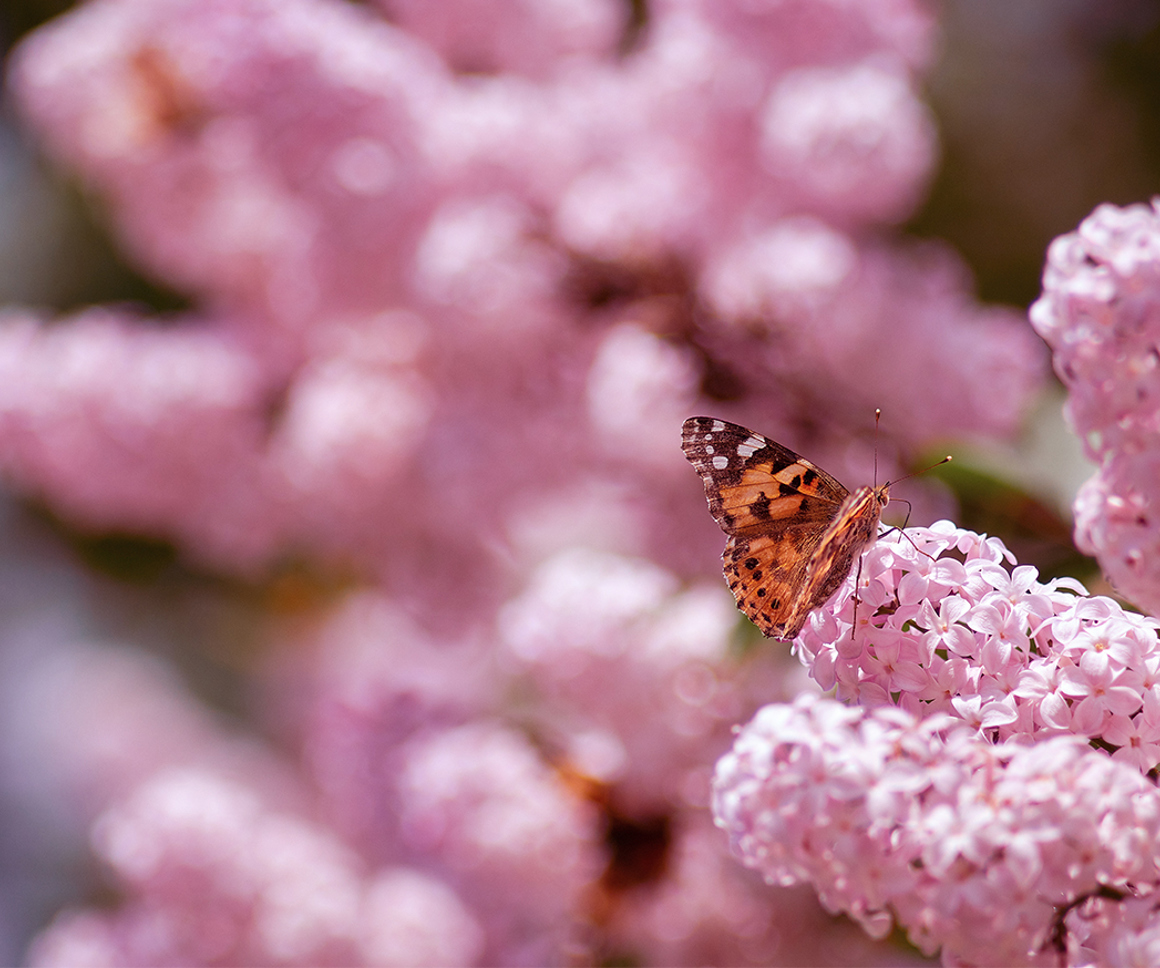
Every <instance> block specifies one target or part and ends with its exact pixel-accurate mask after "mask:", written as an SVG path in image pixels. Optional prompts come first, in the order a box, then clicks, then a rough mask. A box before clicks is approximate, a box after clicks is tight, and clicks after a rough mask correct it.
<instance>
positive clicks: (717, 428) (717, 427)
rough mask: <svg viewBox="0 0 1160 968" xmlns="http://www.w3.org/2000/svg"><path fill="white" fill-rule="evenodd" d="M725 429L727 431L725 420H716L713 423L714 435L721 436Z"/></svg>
mask: <svg viewBox="0 0 1160 968" xmlns="http://www.w3.org/2000/svg"><path fill="white" fill-rule="evenodd" d="M724 429H725V421H724V420H714V421H713V433H715V434H719V433H721V431H722V430H724Z"/></svg>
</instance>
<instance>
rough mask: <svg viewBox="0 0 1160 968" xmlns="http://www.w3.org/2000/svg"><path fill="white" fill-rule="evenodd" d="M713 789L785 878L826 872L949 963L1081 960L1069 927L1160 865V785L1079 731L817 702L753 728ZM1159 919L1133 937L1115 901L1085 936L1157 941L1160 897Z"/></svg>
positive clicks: (875, 916) (744, 847)
mask: <svg viewBox="0 0 1160 968" xmlns="http://www.w3.org/2000/svg"><path fill="white" fill-rule="evenodd" d="M713 796H714V810H715V813H716V816H717V822H718V824H720V825H721V826H722V827H723V828H724V829H725V831H726V832H727V833H728V835H729V838H730V841H731V843H732V845H733V847H734V849H735V850H736V851H737V852H738V854H739V855H740V856H741V858H742V859H743V860H744V862H745V863H746V864H747V865H749V866H751V867H754V868H756V869H757V870H758V871H760V872H761V873H762V874H763V876H764V877H765V878H766V879H767V880H769V881H770V882H771V883H777V884H782V885H790V884H796V883H803V882H804V883H810V884H813V885H814V887H815V888H816V889H817V891H818V895H819V897H820V898H821V899H822V902H823V903H824V904H825V905H826V906H827V907H828V908H829V909H830V910H833V911H844V912H846V913H848V914H849V915H850V916H851V917H852V918H854V919H855V920H856V921H858V923H860V924H861V925H862V926H863V928H864V929H865V930H866V931H868V932H869V933H871V934H873V935H876V936H882V935H884V934H885V933H887V932H888V931H890V929H891V927H892V926H893V925H895V924H897V925H898V926H899V927H902V928H904V929H905V930H906V931H907V932H908V934H909V936H910V938H911V940H912V941H913V942H914V943H915V944H917V945H918V946H919V947H920V948H922V949H923V950H924V951H926V952H928V953H930V952H933V951H935V950H936V949H938V948H940V947H941V949H942V956H943V960H944V963H981V962H982V963H999V964H1043V965H1052V964H1058V963H1060V959H1061V957H1062V956H1063V955H1064V954H1066V955H1068V956H1069V957H1070V956H1074V955H1076V954H1077V953H1078V954H1080V955H1081V958H1080V961H1082V951H1081V952H1077V951H1074V950H1073V951H1068V950H1066V947H1065V948H1064V949H1063V950H1061V949H1060V948H1059V947H1058V946H1057V941H1058V939H1059V938H1061V937H1062V938H1064V939H1065V940H1066V943H1067V944H1072V943H1073V941H1074V938H1069V937H1068V933H1067V932H1066V931H1060V930H1059V929H1060V926H1061V922H1062V921H1064V920H1067V921H1068V923H1069V925H1070V922H1071V919H1070V918H1069V917H1068V915H1069V914H1070V913H1072V912H1075V911H1077V910H1078V908H1079V907H1080V906H1081V905H1082V903H1083V902H1084V901H1085V900H1087V899H1088V898H1089V897H1090V898H1096V897H1108V898H1113V899H1115V898H1123V897H1127V896H1130V895H1132V894H1134V893H1136V891H1137V890H1139V891H1140V892H1141V893H1143V894H1147V893H1150V892H1152V891H1154V890H1155V885H1156V883H1157V877H1158V875H1160V871H1158V867H1157V862H1158V860H1160V858H1158V857H1157V854H1156V849H1155V844H1156V837H1157V834H1158V833H1160V794H1158V793H1157V791H1156V788H1155V787H1154V785H1153V784H1152V783H1151V782H1149V781H1148V780H1146V779H1145V778H1144V777H1142V776H1141V775H1140V774H1139V773H1138V772H1137V771H1136V770H1135V769H1134V768H1133V767H1131V766H1129V765H1126V764H1121V763H1117V762H1115V761H1114V760H1111V759H1109V758H1108V757H1106V756H1105V755H1104V754H1103V753H1101V752H1098V751H1095V750H1091V749H1089V748H1088V747H1087V745H1086V744H1085V743H1083V742H1082V741H1081V740H1079V739H1077V738H1075V737H1066V736H1059V737H1056V738H1053V739H1048V740H1044V741H1043V742H1040V743H1036V744H1034V745H1031V746H1023V745H1018V744H1013V743H999V744H991V743H989V742H987V741H986V740H985V739H984V738H983V737H982V736H980V734H979V733H978V732H977V731H976V730H974V729H971V728H969V727H966V726H956V725H955V724H954V723H953V721H952V720H951V719H950V718H949V717H946V716H944V715H934V716H928V717H926V718H925V719H915V718H914V717H913V716H912V715H911V714H909V713H907V712H906V711H904V710H902V709H893V708H888V707H880V708H877V709H867V708H865V707H863V708H852V707H849V706H845V705H842V704H840V703H837V702H834V701H833V700H825V699H818V698H816V697H802V698H800V699H799V700H798V701H797V702H796V703H794V704H793V705H772V706H766V707H765V708H764V709H762V710H761V711H760V712H759V713H758V714H757V716H756V717H755V718H754V719H753V720H752V721H751V722H750V723H749V725H747V726H746V727H745V728H744V729H743V730H742V732H741V733H740V734H739V735H738V738H737V740H736V742H735V743H734V747H733V751H732V752H731V753H730V754H728V755H727V756H725V757H724V758H722V759H721V761H720V762H719V763H718V766H717V774H716V777H715V779H714V792H713ZM1142 920H1143V925H1142V926H1141V925H1138V927H1137V930H1138V931H1140V932H1141V933H1140V934H1137V935H1136V936H1135V938H1134V939H1133V940H1132V941H1128V939H1126V938H1125V937H1123V935H1120V936H1119V937H1114V934H1115V929H1117V928H1118V927H1119V922H1120V919H1119V918H1118V917H1117V916H1116V915H1115V914H1114V913H1112V914H1111V915H1110V916H1109V918H1108V920H1107V921H1105V922H1104V923H1100V922H1098V921H1097V922H1095V923H1092V922H1088V923H1087V924H1086V925H1085V926H1084V927H1083V928H1082V929H1081V932H1082V933H1081V934H1080V936H1079V938H1078V943H1076V945H1075V946H1076V947H1077V948H1078V947H1081V945H1082V947H1086V948H1088V949H1089V950H1090V949H1092V948H1095V949H1097V950H1098V949H1099V948H1101V947H1103V948H1105V949H1106V948H1110V947H1113V946H1114V945H1116V944H1124V943H1128V944H1133V943H1136V944H1142V943H1144V941H1143V938H1144V937H1147V934H1146V933H1145V932H1148V931H1154V930H1155V923H1156V922H1155V911H1154V906H1152V907H1151V908H1150V910H1149V911H1148V912H1147V913H1146V914H1145V916H1144V917H1143V919H1142ZM1141 928H1142V930H1141ZM1109 935H1112V936H1111V937H1109ZM1069 963H1072V962H1070V961H1069Z"/></svg>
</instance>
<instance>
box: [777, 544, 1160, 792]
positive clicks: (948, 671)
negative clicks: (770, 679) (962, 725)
mask: <svg viewBox="0 0 1160 968" xmlns="http://www.w3.org/2000/svg"><path fill="white" fill-rule="evenodd" d="M964 548H965V549H967V550H968V557H967V560H966V561H965V562H959V561H958V560H956V558H948V559H944V558H942V557H941V555H944V554H950V553H952V549H955V550H957V551H960V552H961V549H964ZM971 555H973V557H972V556H971ZM944 562H945V564H946V565H947V566H948V567H946V568H944V567H942V566H943V564H944ZM1000 562H1002V564H1001V563H1000ZM862 571H863V578H864V582H865V583H867V587H868V588H871V589H873V592H874V594H873V595H862V596H861V602H860V608H861V610H860V613H859V626H858V628H856V629H851V626H850V622H851V621H852V618H853V614H852V613H853V602H852V595H851V588H852V584H853V580H852V578H851V579H848V580H847V583H846V585H845V586H844V587H843V588H842V589H841V590H840V591H839V592H838V593H837V595H835V597H834V598H833V599H831V601H830V602H829V603H828V604H827V606H826V607H825V608H824V609H823V610H821V611H820V612H815V613H814V614H813V615H811V616H810V619H809V621H808V623H807V625H806V627H805V628H804V629H803V630H802V633H801V635H800V636H799V637H798V639H797V641H796V642H795V644H794V648H795V651H796V652H797V654H798V655H799V656H800V657H801V659H802V661H803V662H805V663H806V665H807V667H809V668H810V669H811V674H812V675H815V678H817V679H818V682H819V684H821V685H822V686H823V687H829V686H830V685H831V684H832V683H833V684H836V686H837V695H838V698H840V699H842V700H844V701H847V702H857V703H861V704H863V705H866V706H879V705H882V704H885V703H891V704H894V705H898V706H901V707H902V708H904V709H906V710H908V711H909V712H911V713H913V714H915V715H919V716H922V715H929V714H931V713H934V712H953V713H955V714H956V715H957V716H959V717H960V718H961V719H963V720H964V721H966V722H968V723H970V724H971V725H972V726H973V727H974V728H975V729H978V730H981V731H984V732H985V733H986V734H987V735H989V736H993V737H997V738H999V739H1014V738H1016V737H1023V738H1024V739H1040V738H1043V737H1045V736H1048V735H1051V734H1053V733H1057V732H1059V731H1061V730H1063V731H1068V732H1071V733H1074V734H1079V735H1083V736H1087V737H1090V738H1091V739H1092V740H1102V741H1103V742H1104V743H1105V744H1107V745H1108V746H1113V747H1117V748H1118V747H1119V746H1121V745H1122V743H1121V742H1119V741H1117V740H1113V739H1111V738H1109V737H1108V736H1106V735H1105V731H1106V729H1107V728H1108V725H1109V723H1110V718H1109V717H1111V716H1113V715H1119V716H1123V717H1127V719H1128V721H1129V722H1134V721H1135V720H1137V719H1139V720H1140V722H1139V724H1138V725H1136V726H1134V727H1133V729H1142V728H1144V722H1143V720H1142V719H1141V717H1142V716H1143V715H1144V714H1143V712H1142V709H1143V708H1144V706H1145V702H1146V696H1148V695H1149V694H1150V693H1151V691H1152V689H1153V686H1154V685H1155V676H1156V669H1157V664H1156V663H1157V657H1158V656H1160V639H1158V638H1157V634H1156V623H1155V622H1154V621H1152V620H1150V619H1147V618H1144V617H1142V616H1138V615H1133V614H1131V613H1127V612H1125V611H1123V610H1122V609H1121V608H1120V607H1119V606H1118V605H1116V604H1115V603H1114V602H1113V601H1111V600H1110V599H1106V598H1100V597H1092V596H1087V595H1085V594H1082V589H1079V588H1078V586H1076V585H1075V584H1074V583H1067V584H1060V583H1049V584H1043V583H1041V582H1039V581H1038V578H1037V577H1036V573H1035V570H1034V569H1031V568H1028V567H1027V566H1018V565H1016V563H1015V562H1014V560H1013V558H1012V557H1011V555H1010V553H1009V552H1007V550H1006V549H1005V548H1003V547H1002V546H1001V544H997V543H996V541H995V539H993V538H988V539H984V538H983V537H982V536H980V535H975V534H972V533H971V532H967V531H962V530H957V531H956V530H955V529H953V528H951V527H950V526H949V524H948V523H947V522H940V523H939V524H937V525H935V526H933V527H932V528H929V529H927V528H911V529H908V530H907V531H906V532H905V533H904V534H903V533H899V534H894V535H889V536H887V537H886V538H883V539H880V540H879V541H878V542H877V543H876V544H875V545H873V546H872V547H871V548H870V549H868V550H867V551H866V553H865V555H864V557H863V564H862ZM855 572H856V569H855ZM956 579H957V581H956ZM1077 592H1078V593H1077ZM952 616H953V621H952ZM1115 735H1116V736H1128V735H1135V734H1134V733H1131V734H1129V733H1123V731H1122V729H1121V730H1120V731H1118V732H1116V733H1115ZM1133 749H1135V750H1136V751H1137V752H1135V753H1133V754H1132V757H1133V762H1139V763H1140V764H1141V770H1142V771H1143V772H1145V773H1146V772H1148V771H1149V770H1151V769H1152V768H1153V767H1154V766H1156V765H1157V764H1158V763H1160V757H1158V758H1157V759H1156V760H1155V761H1153V762H1151V763H1144V762H1143V757H1145V756H1146V755H1149V754H1150V752H1151V751H1152V747H1151V745H1150V744H1145V745H1141V744H1140V743H1139V742H1138V741H1137V742H1135V743H1134V745H1133ZM1144 751H1148V752H1147V753H1145V752H1144ZM1127 755H1128V754H1125V756H1127Z"/></svg>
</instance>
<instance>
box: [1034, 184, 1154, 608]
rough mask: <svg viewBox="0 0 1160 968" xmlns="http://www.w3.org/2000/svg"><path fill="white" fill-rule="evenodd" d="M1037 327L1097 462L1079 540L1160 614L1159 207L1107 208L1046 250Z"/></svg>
mask: <svg viewBox="0 0 1160 968" xmlns="http://www.w3.org/2000/svg"><path fill="white" fill-rule="evenodd" d="M1031 322H1032V324H1033V325H1034V326H1035V329H1036V331H1037V332H1038V333H1039V335H1040V336H1042V337H1043V338H1044V339H1045V340H1046V341H1047V343H1048V345H1049V346H1050V347H1051V351H1052V357H1053V360H1054V364H1055V371H1056V373H1057V374H1058V375H1059V378H1060V379H1061V380H1062V381H1063V383H1064V385H1065V386H1066V387H1067V389H1068V400H1067V408H1066V413H1067V416H1068V419H1069V420H1070V422H1071V425H1072V428H1073V429H1074V430H1075V432H1076V434H1078V435H1079V438H1080V440H1081V441H1082V442H1083V446H1084V450H1085V451H1086V453H1087V455H1088V457H1090V458H1091V459H1092V460H1093V461H1095V462H1096V464H1098V466H1099V469H1098V471H1097V472H1096V474H1095V475H1094V476H1093V477H1092V478H1091V479H1090V480H1089V481H1088V482H1087V483H1086V484H1085V485H1084V487H1083V489H1082V490H1081V491H1080V494H1079V496H1078V497H1077V498H1076V502H1075V515H1076V542H1077V544H1078V545H1079V546H1080V548H1081V549H1082V550H1083V551H1086V552H1088V553H1090V554H1094V555H1095V556H1096V557H1097V558H1098V559H1099V562H1100V565H1101V567H1102V568H1103V570H1104V572H1105V573H1106V575H1107V577H1108V579H1109V580H1110V581H1111V582H1112V583H1113V584H1114V585H1115V586H1116V588H1117V589H1118V590H1120V591H1121V592H1122V593H1123V594H1124V595H1126V596H1128V597H1129V598H1130V599H1132V600H1133V601H1134V602H1136V603H1138V604H1139V605H1141V606H1142V607H1144V608H1146V609H1147V610H1148V611H1149V612H1151V613H1153V614H1156V613H1157V612H1160V564H1158V562H1160V526H1158V525H1160V516H1158V515H1157V505H1158V502H1160V491H1158V490H1157V481H1160V464H1158V459H1160V458H1158V457H1157V454H1158V453H1160V350H1158V347H1160V208H1158V207H1157V205H1156V203H1153V204H1152V205H1151V206H1146V205H1132V206H1129V207H1127V208H1117V207H1115V206H1114V205H1101V206H1100V207H1099V208H1097V209H1096V210H1095V211H1094V212H1093V213H1092V214H1091V215H1090V216H1089V217H1088V218H1087V219H1085V220H1084V221H1083V223H1082V224H1081V225H1080V227H1079V228H1078V229H1077V230H1076V231H1075V232H1073V233H1070V234H1068V235H1064V236H1061V237H1060V238H1058V239H1056V240H1055V241H1054V242H1053V243H1052V244H1051V248H1050V249H1049V250H1048V255H1047V268H1046V269H1045V270H1044V275H1043V296H1042V297H1041V298H1040V299H1039V301H1038V302H1037V303H1036V304H1035V305H1034V306H1032V308H1031Z"/></svg>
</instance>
